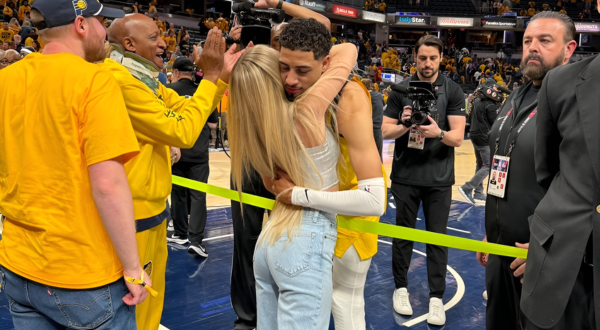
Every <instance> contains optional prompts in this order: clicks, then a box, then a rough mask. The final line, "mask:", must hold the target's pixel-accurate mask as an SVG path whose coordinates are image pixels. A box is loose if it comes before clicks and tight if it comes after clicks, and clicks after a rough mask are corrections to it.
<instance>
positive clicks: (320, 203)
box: [273, 83, 386, 216]
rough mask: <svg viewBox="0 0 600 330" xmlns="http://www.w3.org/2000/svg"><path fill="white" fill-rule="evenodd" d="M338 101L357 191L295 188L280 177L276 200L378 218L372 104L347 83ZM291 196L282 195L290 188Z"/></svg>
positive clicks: (380, 202)
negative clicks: (278, 196) (280, 194)
mask: <svg viewBox="0 0 600 330" xmlns="http://www.w3.org/2000/svg"><path fill="white" fill-rule="evenodd" d="M342 95H343V96H342V100H341V101H340V110H339V111H338V121H339V128H340V133H341V134H342V135H343V136H344V138H345V139H346V141H347V143H348V153H349V156H350V162H351V163H352V167H353V169H354V172H355V173H356V176H357V180H358V189H357V190H346V191H317V190H311V189H307V188H300V187H294V184H293V183H292V182H291V181H288V179H289V178H286V176H285V175H281V174H280V175H279V177H280V179H278V180H275V181H273V188H274V190H275V193H281V192H283V194H282V196H280V198H279V201H281V202H284V203H287V204H293V205H298V206H302V207H307V208H313V209H317V210H321V211H326V212H331V213H336V214H346V215H351V216H381V215H382V214H383V213H384V210H385V197H386V187H385V180H384V178H383V171H382V168H381V161H380V158H379V152H378V151H377V145H376V144H375V138H374V137H373V122H372V117H371V104H370V102H369V99H368V97H367V96H366V94H365V92H364V91H363V90H362V89H361V88H360V87H359V86H358V85H357V84H355V83H350V84H349V85H348V86H347V87H346V89H344V93H343V94H342ZM290 188H293V190H291V193H287V192H285V190H286V189H290Z"/></svg>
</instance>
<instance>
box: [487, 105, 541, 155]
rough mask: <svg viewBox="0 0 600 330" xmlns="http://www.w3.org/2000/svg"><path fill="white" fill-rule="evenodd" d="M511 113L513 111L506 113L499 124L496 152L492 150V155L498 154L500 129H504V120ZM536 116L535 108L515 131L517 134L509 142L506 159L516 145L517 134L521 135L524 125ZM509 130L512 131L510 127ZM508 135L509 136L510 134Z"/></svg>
mask: <svg viewBox="0 0 600 330" xmlns="http://www.w3.org/2000/svg"><path fill="white" fill-rule="evenodd" d="M512 111H513V109H510V111H508V112H507V113H506V117H504V119H503V120H502V123H501V124H500V128H499V129H498V137H496V150H494V155H496V154H498V145H499V144H500V135H501V134H502V127H504V123H506V120H507V119H508V116H510V115H511V114H512ZM536 114H537V108H535V109H534V110H533V111H532V112H531V113H530V114H529V116H527V118H526V119H525V121H524V122H523V123H522V124H521V126H520V127H519V129H518V130H517V134H516V135H515V136H514V137H513V139H512V141H511V142H510V148H509V149H508V153H507V154H506V157H510V154H511V152H512V150H513V148H514V147H515V144H517V138H518V137H519V134H521V131H522V130H523V127H525V125H527V123H528V122H529V121H530V120H531V118H533V117H535V115H536ZM511 130H512V127H511ZM508 134H510V132H509V133H508ZM507 138H508V136H507Z"/></svg>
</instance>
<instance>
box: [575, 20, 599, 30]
mask: <svg viewBox="0 0 600 330" xmlns="http://www.w3.org/2000/svg"><path fill="white" fill-rule="evenodd" d="M575 30H577V32H600V24H598V23H587V22H575Z"/></svg>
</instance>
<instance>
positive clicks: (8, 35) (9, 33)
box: [0, 23, 15, 43]
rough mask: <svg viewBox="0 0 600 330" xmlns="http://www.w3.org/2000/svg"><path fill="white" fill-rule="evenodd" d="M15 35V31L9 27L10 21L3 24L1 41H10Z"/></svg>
mask: <svg viewBox="0 0 600 330" xmlns="http://www.w3.org/2000/svg"><path fill="white" fill-rule="evenodd" d="M14 35H15V31H13V30H11V29H9V27H8V23H4V24H2V29H0V41H2V42H8V43H10V42H11V41H13V37H14Z"/></svg>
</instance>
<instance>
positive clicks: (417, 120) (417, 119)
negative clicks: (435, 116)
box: [410, 111, 427, 125]
mask: <svg viewBox="0 0 600 330" xmlns="http://www.w3.org/2000/svg"><path fill="white" fill-rule="evenodd" d="M410 121H411V122H412V123H413V125H423V124H424V123H425V122H426V121H427V114H425V113H423V112H420V111H417V112H413V114H412V116H410Z"/></svg>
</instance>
